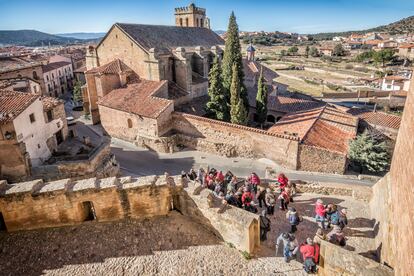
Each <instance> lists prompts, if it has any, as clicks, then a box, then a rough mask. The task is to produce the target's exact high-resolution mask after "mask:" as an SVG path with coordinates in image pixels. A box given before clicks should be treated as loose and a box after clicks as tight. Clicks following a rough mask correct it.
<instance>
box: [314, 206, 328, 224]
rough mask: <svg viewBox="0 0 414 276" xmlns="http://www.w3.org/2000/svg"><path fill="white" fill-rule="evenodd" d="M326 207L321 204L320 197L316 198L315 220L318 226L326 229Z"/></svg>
mask: <svg viewBox="0 0 414 276" xmlns="http://www.w3.org/2000/svg"><path fill="white" fill-rule="evenodd" d="M326 211H327V209H326V207H325V205H323V201H322V199H318V200H317V201H316V204H315V220H316V222H317V223H318V225H319V227H320V228H322V229H324V230H325V229H326V224H325V223H326Z"/></svg>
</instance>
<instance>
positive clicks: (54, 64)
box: [42, 61, 71, 73]
mask: <svg viewBox="0 0 414 276" xmlns="http://www.w3.org/2000/svg"><path fill="white" fill-rule="evenodd" d="M69 64H71V63H70V62H67V61H58V62H52V63H48V64H46V65H43V66H42V68H43V73H46V72H49V71H52V70H55V69H58V68H61V67H63V66H66V65H69Z"/></svg>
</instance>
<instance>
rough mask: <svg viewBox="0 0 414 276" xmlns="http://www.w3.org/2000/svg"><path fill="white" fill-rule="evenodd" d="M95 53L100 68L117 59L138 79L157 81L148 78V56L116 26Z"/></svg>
mask: <svg viewBox="0 0 414 276" xmlns="http://www.w3.org/2000/svg"><path fill="white" fill-rule="evenodd" d="M97 53H98V57H99V65H100V66H102V65H104V64H106V63H109V62H111V61H113V60H114V59H117V58H119V59H120V60H121V61H123V62H124V63H125V64H126V65H127V66H128V67H129V68H131V69H132V70H133V71H134V72H135V73H137V74H138V75H139V76H140V77H142V78H145V79H148V80H159V76H156V75H153V76H150V75H151V74H150V67H149V66H150V65H149V63H147V62H146V61H148V60H149V54H148V53H147V52H146V51H144V50H143V49H142V48H141V47H139V46H138V45H136V44H135V43H133V42H132V41H131V39H130V38H129V37H128V36H127V35H126V34H125V33H124V32H123V31H121V30H120V29H119V28H118V27H116V26H115V27H114V28H112V30H111V31H109V33H108V34H107V36H106V38H105V39H104V40H103V41H102V43H101V44H100V45H99V46H98V48H97ZM151 66H158V64H152V65H151Z"/></svg>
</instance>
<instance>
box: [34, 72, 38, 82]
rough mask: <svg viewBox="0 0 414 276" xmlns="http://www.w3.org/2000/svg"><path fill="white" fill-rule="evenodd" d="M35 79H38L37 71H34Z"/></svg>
mask: <svg viewBox="0 0 414 276" xmlns="http://www.w3.org/2000/svg"><path fill="white" fill-rule="evenodd" d="M33 79H35V80H37V79H38V76H37V72H36V71H33Z"/></svg>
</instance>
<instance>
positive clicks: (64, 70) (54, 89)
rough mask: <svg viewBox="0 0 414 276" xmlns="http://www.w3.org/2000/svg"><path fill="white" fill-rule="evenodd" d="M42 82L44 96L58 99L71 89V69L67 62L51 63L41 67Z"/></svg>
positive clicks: (70, 64) (69, 63)
mask: <svg viewBox="0 0 414 276" xmlns="http://www.w3.org/2000/svg"><path fill="white" fill-rule="evenodd" d="M43 80H44V82H45V86H46V95H48V96H51V97H59V96H61V95H63V94H64V93H66V92H68V91H71V90H72V88H73V67H72V63H71V62H68V61H58V62H51V63H48V64H46V65H43Z"/></svg>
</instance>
